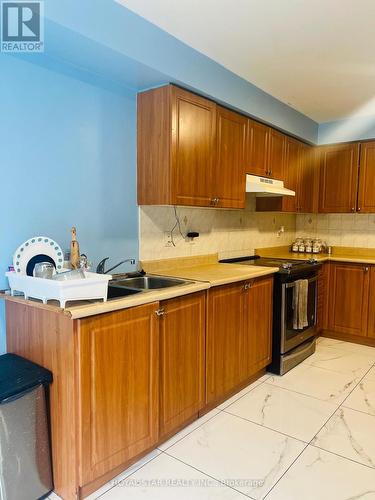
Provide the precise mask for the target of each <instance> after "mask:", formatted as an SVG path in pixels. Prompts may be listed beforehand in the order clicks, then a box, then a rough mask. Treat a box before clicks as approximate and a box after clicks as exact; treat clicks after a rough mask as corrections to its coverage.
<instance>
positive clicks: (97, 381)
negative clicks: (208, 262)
mask: <svg viewBox="0 0 375 500" xmlns="http://www.w3.org/2000/svg"><path fill="white" fill-rule="evenodd" d="M272 284H273V278H272V277H267V278H260V279H255V280H251V281H246V282H240V283H235V284H232V285H225V286H219V287H215V288H213V289H211V290H210V291H209V292H207V293H206V292H205V291H204V292H198V293H194V294H190V295H186V296H183V297H178V298H173V299H169V300H166V301H163V302H153V303H150V304H146V305H141V306H136V307H131V308H128V309H122V310H120V311H116V312H110V313H105V314H98V315H95V316H90V317H87V318H82V319H70V318H69V317H68V316H67V315H65V314H64V313H63V312H62V311H61V310H60V309H57V308H55V307H52V306H45V305H41V304H36V303H34V302H31V301H24V300H23V301H22V299H16V298H9V299H8V300H7V349H8V351H9V352H14V353H17V354H19V355H21V356H24V357H26V358H28V359H30V360H32V361H34V362H36V363H39V364H41V365H42V366H45V367H46V368H48V369H50V370H51V371H52V372H53V377H54V380H53V383H52V384H51V387H50V400H51V436H52V455H53V470H54V484H55V491H56V493H57V494H58V495H59V496H60V497H61V498H63V499H64V500H77V499H81V498H85V497H86V496H88V495H90V494H91V493H93V492H94V491H95V490H97V489H98V488H99V487H100V486H102V485H103V484H105V483H106V482H108V481H109V480H111V479H112V478H113V477H115V476H116V475H118V474H120V473H121V472H122V471H123V470H124V469H125V468H127V467H128V466H129V465H131V464H132V463H133V462H135V461H136V460H138V459H139V458H140V457H141V456H142V455H144V454H146V453H147V452H148V451H150V450H151V449H153V448H155V447H156V446H157V444H158V443H160V442H162V441H164V440H165V439H167V438H168V437H169V436H170V435H172V434H173V433H175V432H177V431H178V430H179V429H180V428H182V427H183V426H184V425H187V424H188V423H190V422H191V421H193V420H194V419H196V418H198V416H199V413H200V412H201V411H202V412H203V411H206V410H207V409H208V408H209V406H210V402H213V401H218V400H223V398H224V397H225V396H227V395H229V393H231V392H234V391H235V390H236V389H237V388H239V387H240V386H241V384H242V385H244V384H245V383H246V382H248V381H249V380H250V379H251V377H253V378H255V377H256V376H257V373H258V372H260V371H261V370H262V368H264V367H265V366H266V365H267V364H268V363H269V361H270V353H271V317H272ZM25 302H26V305H25ZM206 333H207V335H206Z"/></svg>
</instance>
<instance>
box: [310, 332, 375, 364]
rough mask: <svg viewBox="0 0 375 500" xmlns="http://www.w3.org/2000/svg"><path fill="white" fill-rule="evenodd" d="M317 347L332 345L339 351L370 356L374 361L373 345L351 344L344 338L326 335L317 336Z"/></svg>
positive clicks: (374, 350) (374, 349)
mask: <svg viewBox="0 0 375 500" xmlns="http://www.w3.org/2000/svg"><path fill="white" fill-rule="evenodd" d="M318 340H319V342H318V346H319V347H334V348H335V349H339V350H340V351H345V352H351V353H360V354H366V355H368V356H372V358H373V359H374V362H375V347H370V346H367V345H361V344H353V343H352V342H345V341H344V340H336V339H330V338H328V337H319V339H318Z"/></svg>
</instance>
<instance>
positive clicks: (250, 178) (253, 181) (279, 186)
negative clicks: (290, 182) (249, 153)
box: [246, 174, 296, 196]
mask: <svg viewBox="0 0 375 500" xmlns="http://www.w3.org/2000/svg"><path fill="white" fill-rule="evenodd" d="M246 192H247V193H255V195H256V196H295V195H296V193H295V192H294V191H292V190H291V189H287V188H285V187H284V182H283V181H278V180H276V179H268V178H267V177H258V176H257V175H250V174H247V175H246Z"/></svg>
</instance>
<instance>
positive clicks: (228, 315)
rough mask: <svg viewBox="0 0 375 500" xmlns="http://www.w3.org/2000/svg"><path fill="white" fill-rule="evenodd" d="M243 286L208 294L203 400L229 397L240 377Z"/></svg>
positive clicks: (241, 366) (210, 291) (225, 288)
mask: <svg viewBox="0 0 375 500" xmlns="http://www.w3.org/2000/svg"><path fill="white" fill-rule="evenodd" d="M244 287H245V283H244V282H240V283H235V284H230V285H223V286H218V287H215V288H212V289H211V290H209V292H208V304H207V339H206V359H207V366H206V374H207V378H206V384H207V389H206V400H207V403H212V402H215V401H217V400H219V399H220V398H221V397H223V396H225V395H226V394H229V393H230V392H231V391H232V390H233V388H234V387H236V386H237V385H239V384H240V382H241V380H242V378H243V374H242V372H243V361H242V359H243V356H244V335H243V332H244V322H245V316H244V314H243V312H242V311H243V310H244V308H245V300H246V293H245V288H244Z"/></svg>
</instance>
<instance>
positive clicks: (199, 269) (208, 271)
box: [163, 263, 278, 287]
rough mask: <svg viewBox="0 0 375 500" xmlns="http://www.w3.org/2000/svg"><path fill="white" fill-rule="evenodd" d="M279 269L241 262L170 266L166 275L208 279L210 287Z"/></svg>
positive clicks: (264, 274) (263, 274) (199, 279)
mask: <svg viewBox="0 0 375 500" xmlns="http://www.w3.org/2000/svg"><path fill="white" fill-rule="evenodd" d="M277 271H278V268H277V267H276V268H275V267H261V266H256V267H255V266H242V265H239V264H218V263H216V264H203V265H197V266H193V267H190V268H181V269H177V268H170V269H165V270H164V271H163V274H164V275H165V276H173V277H175V278H184V279H189V280H196V281H206V282H208V283H209V285H210V287H212V286H218V285H227V284H228V283H235V282H237V281H244V280H248V279H253V278H259V277H260V276H267V275H268V274H273V273H275V272H277Z"/></svg>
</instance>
